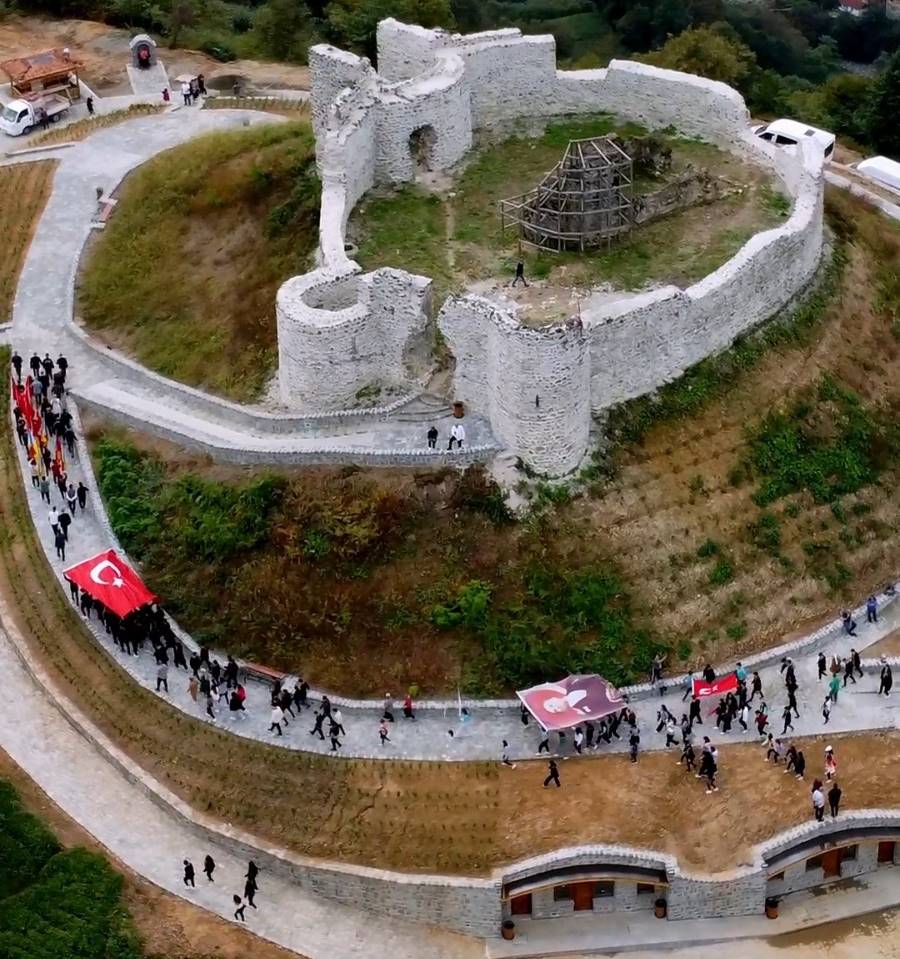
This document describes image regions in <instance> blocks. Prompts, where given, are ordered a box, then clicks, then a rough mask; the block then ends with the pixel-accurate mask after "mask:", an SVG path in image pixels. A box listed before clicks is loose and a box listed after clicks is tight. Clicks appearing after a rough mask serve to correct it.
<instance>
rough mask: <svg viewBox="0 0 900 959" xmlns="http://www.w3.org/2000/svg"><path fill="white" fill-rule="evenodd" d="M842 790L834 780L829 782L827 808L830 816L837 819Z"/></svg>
mask: <svg viewBox="0 0 900 959" xmlns="http://www.w3.org/2000/svg"><path fill="white" fill-rule="evenodd" d="M843 794H844V793H843V790H842V789H841V787H840V786H839V785H838V784H837V780H835V781H834V782H833V783H832V784H831V789H829V790H828V808H829V810H830V811H831V818H832V819H837V814H838V811H839V810H840V808H841V796H843Z"/></svg>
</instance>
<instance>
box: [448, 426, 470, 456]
mask: <svg viewBox="0 0 900 959" xmlns="http://www.w3.org/2000/svg"><path fill="white" fill-rule="evenodd" d="M465 438H466V430H465V427H464V426H463V425H462V423H454V424H453V426H452V427H451V429H450V442H449V443H448V444H447V449H448V450H452V449H453V444H454V442H455V443H456V445H457V447H458V448H459V449H462V446H463V442H464V441H465Z"/></svg>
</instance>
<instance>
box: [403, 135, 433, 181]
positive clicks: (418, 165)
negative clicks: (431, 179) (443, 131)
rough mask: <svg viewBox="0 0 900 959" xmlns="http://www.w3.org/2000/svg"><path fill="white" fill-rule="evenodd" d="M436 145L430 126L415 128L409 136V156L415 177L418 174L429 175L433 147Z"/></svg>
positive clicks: (431, 167) (431, 166)
mask: <svg viewBox="0 0 900 959" xmlns="http://www.w3.org/2000/svg"><path fill="white" fill-rule="evenodd" d="M436 143H437V133H436V132H435V129H434V127H433V126H431V124H430V123H429V124H425V125H424V126H421V127H416V129H415V130H413V132H412V133H410V135H409V155H410V158H411V159H412V162H413V169H414V171H415V174H416V176H418V175H419V174H420V173H430V172H431V170H432V169H433V163H434V147H435V144H436Z"/></svg>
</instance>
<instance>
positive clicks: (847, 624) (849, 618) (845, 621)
mask: <svg viewBox="0 0 900 959" xmlns="http://www.w3.org/2000/svg"><path fill="white" fill-rule="evenodd" d="M841 629H843V631H844V632H845V633H846V634H847V635H848V636H855V635H856V620H854V618H853V614H852V613H851V612H850V610H849V609H844V610H842V611H841Z"/></svg>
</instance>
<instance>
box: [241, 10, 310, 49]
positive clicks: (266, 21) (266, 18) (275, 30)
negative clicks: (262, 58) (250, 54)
mask: <svg viewBox="0 0 900 959" xmlns="http://www.w3.org/2000/svg"><path fill="white" fill-rule="evenodd" d="M309 25H310V24H309V16H308V14H307V12H306V10H305V9H304V8H303V7H302V6H301V5H300V3H299V2H298V0H269V2H268V3H267V4H265V6H263V7H260V9H259V11H258V13H257V14H256V18H255V20H254V21H253V32H254V34H256V36H257V37H259V41H260V45H261V46H262V48H263V50H264V51H265V52H266V54H268V55H269V56H271V57H274V59H276V60H303V59H304V57H305V55H306V50H305V43H304V41H305V40H306V38H307V37H308V36H309Z"/></svg>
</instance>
